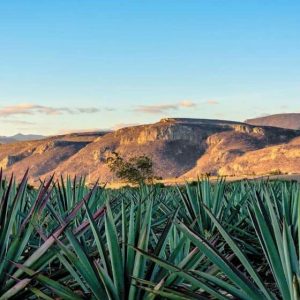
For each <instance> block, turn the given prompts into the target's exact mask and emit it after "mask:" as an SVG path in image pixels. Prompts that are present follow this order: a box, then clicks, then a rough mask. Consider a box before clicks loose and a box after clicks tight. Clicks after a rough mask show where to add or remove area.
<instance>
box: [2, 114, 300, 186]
mask: <svg viewBox="0 0 300 300" xmlns="http://www.w3.org/2000/svg"><path fill="white" fill-rule="evenodd" d="M298 136H300V131H295V130H288V129H282V128H274V127H263V126H253V125H249V124H245V123H239V122H231V121H222V120H203V119H163V120H161V121H160V122H158V123H155V124H149V125H141V126H134V127H128V128H123V129H120V130H117V131H115V132H110V133H105V134H104V133H92V134H77V135H76V134H75V135H66V136H57V137H52V138H48V139H45V140H40V141H30V142H19V143H14V144H10V145H0V167H2V168H3V169H5V172H6V173H10V172H15V173H16V174H17V175H18V176H21V175H23V173H24V171H25V170H26V169H27V168H28V167H30V169H31V172H30V174H31V176H32V179H33V180H37V179H38V178H39V177H42V178H43V177H46V176H49V175H50V174H52V173H53V172H55V173H56V174H57V175H63V176H67V175H70V176H75V175H77V176H78V175H85V176H87V177H88V180H89V181H91V182H92V181H95V180H96V179H98V178H99V179H100V180H101V181H103V182H105V181H110V180H111V179H114V178H113V175H112V174H111V173H110V172H109V170H108V168H107V166H106V163H105V162H106V159H107V157H108V156H109V155H110V154H111V152H113V151H116V152H118V153H119V154H120V155H121V156H123V157H125V158H129V157H131V156H135V155H143V154H145V155H147V156H149V157H151V158H152V160H153V162H154V168H155V171H156V175H157V176H161V177H163V178H173V177H179V176H184V177H188V178H193V177H196V176H197V175H200V174H203V173H211V174H216V175H217V174H222V175H232V174H236V175H241V174H243V173H245V174H246V173H247V174H248V173H249V172H250V173H251V174H252V173H254V172H265V173H268V172H269V171H270V170H271V171H272V170H273V169H274V168H279V167H278V166H277V165H276V166H275V162H276V164H277V163H278V162H277V160H280V159H283V156H278V155H279V154H276V155H275V154H274V153H275V152H276V151H277V152H276V153H281V152H280V151H281V150H276V151H275V150H274V149H275V148H276V147H277V148H276V149H284V150H282V151H284V160H285V164H286V166H288V165H289V163H290V167H289V168H287V167H286V168H285V169H284V170H288V171H289V172H291V171H293V172H294V171H297V170H298V169H299V161H298V160H297V157H298V156H297V155H298V152H299V148H300V147H299V144H300V143H297V142H296V141H297V139H296V138H297V137H298ZM299 139H300V138H299ZM274 147H275V148H274ZM272 151H273V152H272ZM274 151H275V152H274ZM255 153H257V154H255ZM271 153H272V154H271ZM266 156H267V157H269V156H270V157H271V158H272V159H271V158H270V159H268V163H264V162H266V159H265V158H266ZM295 157H296V158H295ZM273 165H274V166H273ZM284 170H283V171H284ZM299 171H300V170H299Z"/></svg>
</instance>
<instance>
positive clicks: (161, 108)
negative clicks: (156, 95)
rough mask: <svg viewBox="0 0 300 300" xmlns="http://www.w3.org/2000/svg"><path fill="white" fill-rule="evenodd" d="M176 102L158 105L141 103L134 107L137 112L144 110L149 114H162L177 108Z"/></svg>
mask: <svg viewBox="0 0 300 300" xmlns="http://www.w3.org/2000/svg"><path fill="white" fill-rule="evenodd" d="M177 109H178V105H176V104H158V105H140V106H138V107H137V108H135V109H134V111H136V112H143V113H147V114H160V113H165V112H168V111H170V110H177Z"/></svg>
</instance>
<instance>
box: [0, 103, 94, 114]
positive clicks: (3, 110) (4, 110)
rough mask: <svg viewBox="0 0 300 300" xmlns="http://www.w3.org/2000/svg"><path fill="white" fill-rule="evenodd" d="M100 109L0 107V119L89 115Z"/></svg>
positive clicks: (40, 106) (26, 104)
mask: <svg viewBox="0 0 300 300" xmlns="http://www.w3.org/2000/svg"><path fill="white" fill-rule="evenodd" d="M99 111H100V108H96V107H79V108H78V107H77V108H68V107H51V106H44V105H38V104H31V103H21V104H16V105H10V106H2V107H0V117H9V116H15V115H35V114H44V115H61V114H81V113H86V114H91V113H96V112H99Z"/></svg>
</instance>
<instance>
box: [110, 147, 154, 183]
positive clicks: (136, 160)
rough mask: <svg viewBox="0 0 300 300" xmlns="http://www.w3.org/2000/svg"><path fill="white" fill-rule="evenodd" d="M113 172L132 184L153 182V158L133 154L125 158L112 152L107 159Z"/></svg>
mask: <svg viewBox="0 0 300 300" xmlns="http://www.w3.org/2000/svg"><path fill="white" fill-rule="evenodd" d="M106 163H107V165H108V167H109V169H110V171H111V172H113V173H114V174H115V175H116V176H117V177H118V178H119V179H121V180H124V181H126V182H129V183H132V184H142V183H149V182H152V181H153V179H154V174H153V163H152V160H151V159H150V158H149V157H148V156H146V155H141V156H133V157H131V158H129V159H128V160H125V159H124V158H123V157H121V156H120V155H119V154H118V153H117V152H112V155H111V156H109V157H108V158H107V160H106Z"/></svg>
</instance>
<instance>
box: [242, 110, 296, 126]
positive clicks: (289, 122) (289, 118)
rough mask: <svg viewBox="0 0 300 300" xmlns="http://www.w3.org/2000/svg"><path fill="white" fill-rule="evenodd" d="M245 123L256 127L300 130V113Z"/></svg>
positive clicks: (273, 116) (271, 116) (279, 115)
mask: <svg viewBox="0 0 300 300" xmlns="http://www.w3.org/2000/svg"><path fill="white" fill-rule="evenodd" d="M245 123H247V124H251V125H255V126H274V127H281V128H288V129H300V113H290V114H277V115H270V116H266V117H261V118H255V119H249V120H246V121H245Z"/></svg>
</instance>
